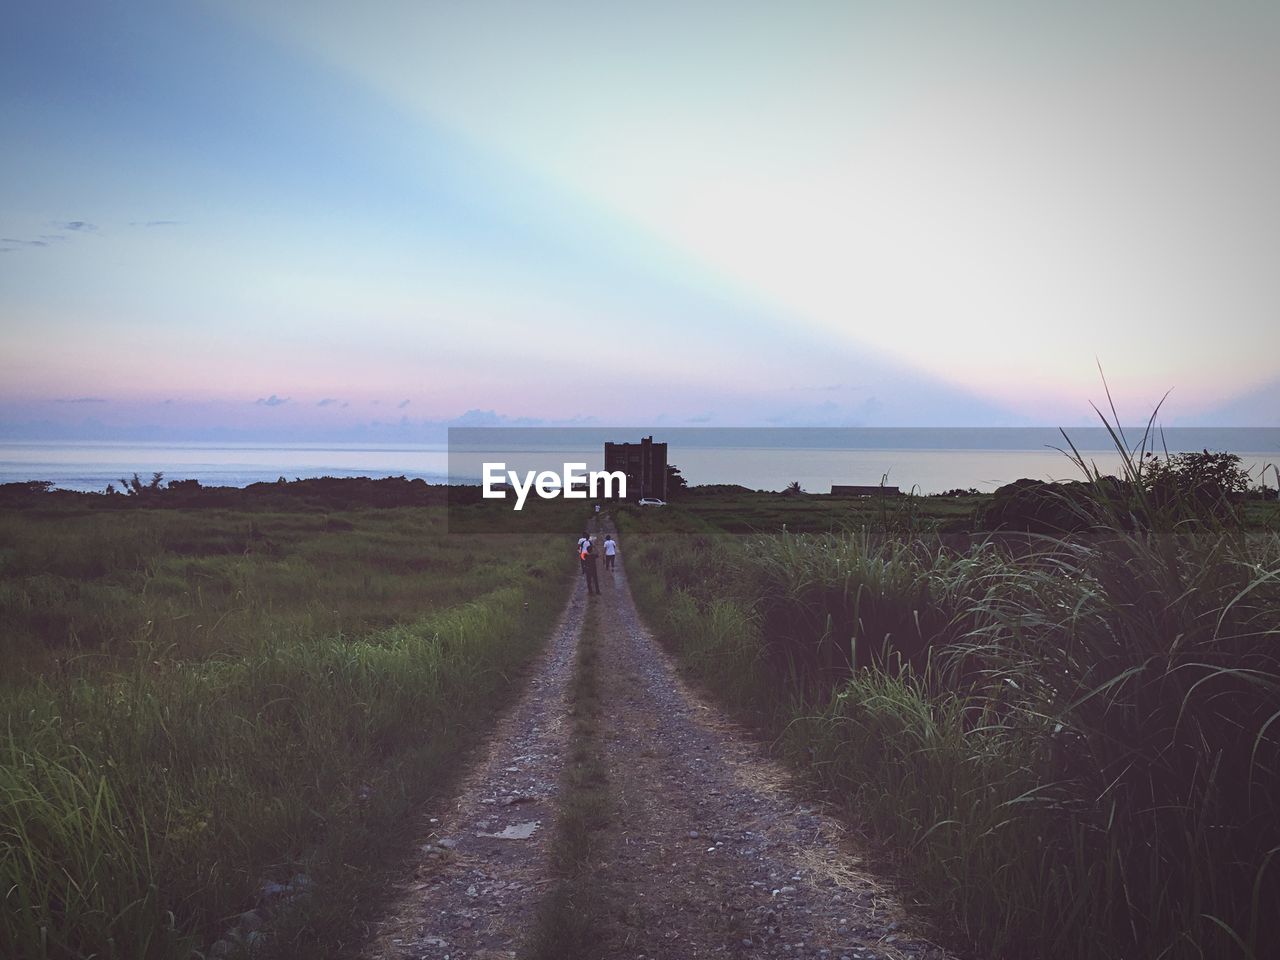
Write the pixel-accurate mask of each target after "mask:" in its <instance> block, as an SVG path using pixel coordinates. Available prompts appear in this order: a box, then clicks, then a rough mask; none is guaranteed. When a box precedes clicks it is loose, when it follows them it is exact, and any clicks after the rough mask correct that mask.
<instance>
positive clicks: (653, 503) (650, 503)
mask: <svg viewBox="0 0 1280 960" xmlns="http://www.w3.org/2000/svg"><path fill="white" fill-rule="evenodd" d="M666 505H667V501H665V500H655V499H654V498H653V497H641V498H640V506H642V507H665V506H666Z"/></svg>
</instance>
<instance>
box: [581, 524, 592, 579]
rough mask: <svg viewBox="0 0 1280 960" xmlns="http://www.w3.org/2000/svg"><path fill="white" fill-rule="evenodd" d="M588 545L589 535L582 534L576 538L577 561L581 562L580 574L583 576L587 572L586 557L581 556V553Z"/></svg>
mask: <svg viewBox="0 0 1280 960" xmlns="http://www.w3.org/2000/svg"><path fill="white" fill-rule="evenodd" d="M590 545H591V534H589V533H583V535H582V536H580V537H579V538H578V559H579V560H580V561H581V562H582V572H583V574H584V575H585V574H586V572H587V560H586V556H585V555H584V554H583V552H582V551H583V550H585V549H586V548H587V547H589V546H590Z"/></svg>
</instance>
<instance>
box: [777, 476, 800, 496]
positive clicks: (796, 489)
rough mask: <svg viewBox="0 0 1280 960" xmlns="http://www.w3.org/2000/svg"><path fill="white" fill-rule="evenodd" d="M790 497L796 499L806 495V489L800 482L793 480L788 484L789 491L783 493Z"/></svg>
mask: <svg viewBox="0 0 1280 960" xmlns="http://www.w3.org/2000/svg"><path fill="white" fill-rule="evenodd" d="M782 492H783V493H784V494H786V495H787V496H788V497H796V496H799V495H800V494H802V493H804V487H802V486H800V481H799V480H792V481H791V482H790V483H788V484H787V489H785V490H783V491H782Z"/></svg>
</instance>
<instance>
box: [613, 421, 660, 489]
mask: <svg viewBox="0 0 1280 960" xmlns="http://www.w3.org/2000/svg"><path fill="white" fill-rule="evenodd" d="M604 468H605V469H606V470H621V471H622V472H623V473H625V474H626V475H627V499H628V500H639V499H640V498H642V497H654V498H656V499H658V500H665V499H667V445H666V444H665V443H654V442H653V437H645V438H644V439H643V440H641V441H640V442H639V443H606V444H605V445H604Z"/></svg>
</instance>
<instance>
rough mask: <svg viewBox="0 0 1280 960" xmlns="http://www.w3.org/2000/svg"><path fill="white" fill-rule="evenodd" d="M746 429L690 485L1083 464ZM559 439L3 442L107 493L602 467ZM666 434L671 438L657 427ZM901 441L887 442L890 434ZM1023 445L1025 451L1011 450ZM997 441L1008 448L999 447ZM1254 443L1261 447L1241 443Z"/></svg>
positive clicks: (950, 479) (701, 446)
mask: <svg viewBox="0 0 1280 960" xmlns="http://www.w3.org/2000/svg"><path fill="white" fill-rule="evenodd" d="M748 436H749V434H746V433H743V434H738V435H736V437H735V436H734V435H727V436H726V435H725V434H723V432H722V433H720V434H718V435H717V436H716V437H714V438H713V437H711V436H710V435H703V436H701V437H700V436H699V435H698V434H696V433H691V432H687V431H668V436H667V439H668V441H669V443H670V451H669V457H670V460H671V461H672V462H673V463H676V464H678V465H679V467H680V469H681V472H682V473H683V474H684V475H685V477H686V478H687V479H688V480H689V482H690V483H694V484H703V483H738V484H742V485H743V486H747V487H752V488H755V489H764V490H779V489H782V488H783V487H785V486H786V485H787V484H789V483H790V482H792V481H793V480H798V481H799V482H800V484H801V486H803V487H804V489H806V490H808V491H810V492H813V493H825V492H827V491H828V490H829V489H830V487H831V485H832V484H835V483H840V484H878V483H880V482H881V479H882V478H884V479H885V482H886V483H888V484H889V485H891V486H897V487H900V488H902V489H904V490H909V489H912V488H916V489H917V490H918V491H919V492H921V493H938V492H941V491H943V490H949V489H953V488H956V487H962V488H963V487H975V488H977V489H979V490H984V491H990V490H994V489H995V488H996V487H998V486H1000V485H1002V484H1005V483H1009V482H1010V481H1013V480H1016V479H1018V478H1020V477H1032V478H1036V479H1072V478H1077V477H1078V476H1079V471H1078V470H1077V468H1076V467H1075V466H1074V465H1073V464H1072V463H1071V462H1070V461H1069V460H1068V459H1067V457H1066V456H1065V455H1063V454H1062V453H1059V452H1058V451H1056V450H1052V449H1047V448H1046V447H1045V446H1044V445H1043V443H1042V442H1041V443H1040V444H1039V445H1038V446H1033V445H1032V444H1033V442H1035V441H1043V439H1044V437H1043V436H1041V435H1035V434H1030V433H1027V434H1026V435H1025V436H1021V437H1020V436H1018V435H1015V434H1013V433H1011V432H1010V431H975V432H971V433H970V434H968V435H966V434H964V433H963V432H956V431H952V432H948V433H945V434H941V435H933V434H930V435H924V434H922V433H921V432H919V431H892V430H882V431H875V432H874V433H869V435H868V436H867V437H866V438H864V440H860V439H859V437H858V436H854V437H852V438H846V441H847V442H849V443H859V442H865V444H866V445H867V446H871V447H874V448H871V449H849V448H848V447H847V446H846V447H845V448H843V449H834V448H824V447H823V446H821V441H822V438H821V436H820V435H810V436H808V437H807V438H798V439H797V440H796V442H795V443H794V444H793V445H787V440H788V438H787V437H785V436H783V437H781V438H779V436H777V435H774V436H772V437H771V439H769V440H768V441H767V442H765V441H762V442H761V443H759V444H757V445H747V444H746V443H743V442H741V441H742V438H744V437H748ZM564 439H565V438H564V437H563V436H561V437H559V438H558V440H559V441H560V442H556V443H554V444H548V445H534V446H535V447H536V449H518V450H515V451H514V452H513V449H512V447H513V446H515V445H513V444H504V445H503V446H502V447H498V446H497V445H495V446H494V449H492V450H486V451H481V450H475V449H473V450H470V451H468V454H467V456H466V457H459V456H457V455H455V457H454V459H453V462H452V469H451V462H450V456H449V451H448V448H447V446H446V445H445V444H423V445H408V444H402V445H379V444H284V445H281V444H225V443H185V444H182V443H179V444H174V443H116V442H105V441H104V442H92V443H90V442H86V443H77V444H68V443H29V442H24V443H10V442H0V483H9V482H13V481H22V480H52V481H53V482H54V483H55V484H56V485H57V486H58V487H61V488H64V489H68V490H85V491H101V490H104V489H105V488H106V486H107V484H108V483H114V484H116V486H119V485H120V478H121V477H127V476H132V474H133V473H135V472H137V473H138V474H140V475H141V476H142V477H143V479H144V480H146V479H149V478H150V476H151V474H152V473H153V472H156V471H159V472H162V473H163V474H164V475H165V478H166V479H167V480H182V479H192V478H193V479H196V480H199V481H200V482H201V483H202V484H205V485H209V486H213V485H220V486H237V487H239V486H246V485H248V484H250V483H255V482H259V481H274V480H276V479H278V478H279V477H282V476H283V477H286V478H288V479H290V480H292V479H294V478H295V477H320V476H336V477H352V476H370V477H386V476H400V475H404V476H408V477H411V478H412V477H421V478H423V479H425V480H427V481H428V482H435V483H443V482H445V481H446V480H447V479H449V478H450V477H451V476H452V478H453V479H455V480H469V481H471V482H475V481H476V480H477V479H478V477H479V467H478V463H479V462H480V461H481V460H489V459H492V460H501V461H505V462H506V463H507V465H508V467H509V468H510V469H516V470H519V471H525V470H530V469H539V470H541V469H548V468H553V469H559V467H560V465H561V463H562V462H564V461H585V462H586V463H587V464H588V468H589V469H600V468H601V467H602V457H603V454H602V452H601V448H600V446H598V445H597V444H596V443H595V441H594V439H593V440H592V442H591V444H590V445H589V446H588V445H586V444H585V443H582V444H580V443H567V442H563V441H564ZM658 439H659V440H661V439H663V434H661V433H659V435H658ZM895 439H896V440H897V441H899V443H900V446H901V447H902V448H898V449H895V448H893V447H892V446H891V444H892V443H893V442H894V440H895ZM1188 439H1189V440H1194V441H1195V443H1194V444H1192V445H1191V446H1190V447H1188V446H1187V445H1185V444H1184V445H1182V446H1180V447H1178V446H1173V445H1171V446H1170V449H1171V450H1174V449H1199V448H1201V447H1203V446H1209V447H1210V449H1228V450H1231V451H1232V452H1235V453H1239V454H1240V455H1241V456H1242V458H1243V460H1244V462H1245V465H1246V466H1247V467H1248V468H1249V469H1250V471H1251V473H1252V474H1253V476H1254V478H1255V481H1256V480H1257V478H1258V477H1259V476H1261V474H1262V471H1263V469H1264V467H1265V468H1266V479H1267V483H1268V485H1270V486H1273V487H1274V486H1276V485H1277V480H1276V476H1275V473H1274V470H1273V469H1272V467H1271V466H1269V465H1274V464H1280V430H1258V431H1243V432H1242V431H1232V432H1230V433H1227V432H1224V433H1223V434H1222V435H1221V437H1220V438H1219V439H1222V440H1225V441H1227V442H1224V443H1222V444H1221V445H1217V444H1212V443H1208V442H1207V439H1208V440H1212V439H1213V437H1212V436H1209V437H1207V438H1206V435H1205V433H1204V432H1203V431H1201V432H1200V433H1198V434H1196V435H1195V436H1191V437H1188ZM948 442H950V443H953V444H956V445H957V446H958V445H959V443H970V444H983V443H985V444H987V445H988V446H987V448H982V447H978V448H968V449H955V448H952V449H928V448H921V446H920V445H921V444H922V443H924V444H928V443H948ZM1018 443H1024V444H1025V445H1026V446H1027V447H1028V449H1007V447H1009V446H1010V445H1016V444H1018ZM1088 445H1092V446H1095V447H1096V448H1098V449H1096V450H1095V451H1094V452H1086V453H1085V455H1086V457H1087V458H1089V459H1091V460H1093V461H1095V462H1096V463H1097V465H1098V466H1099V467H1100V468H1102V469H1103V471H1104V472H1117V471H1118V469H1119V459H1118V457H1117V456H1116V455H1115V454H1114V452H1110V453H1109V452H1107V451H1106V450H1105V449H1102V447H1103V444H1101V443H1098V442H1096V441H1091V442H1090V443H1089V444H1086V446H1088ZM991 447H1000V448H997V449H992V448H991ZM1246 447H1252V448H1254V449H1245V448H1246Z"/></svg>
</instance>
